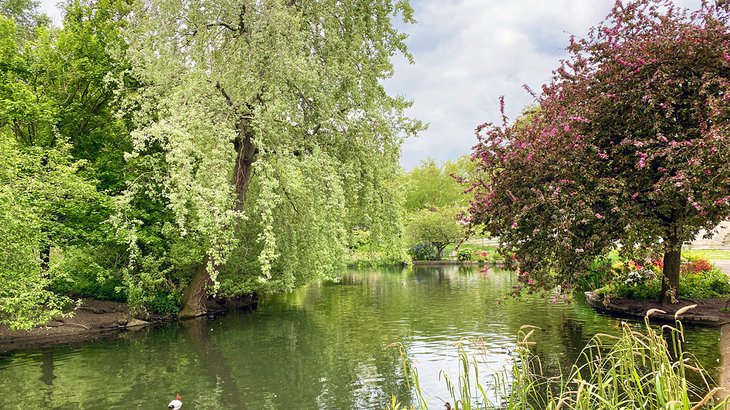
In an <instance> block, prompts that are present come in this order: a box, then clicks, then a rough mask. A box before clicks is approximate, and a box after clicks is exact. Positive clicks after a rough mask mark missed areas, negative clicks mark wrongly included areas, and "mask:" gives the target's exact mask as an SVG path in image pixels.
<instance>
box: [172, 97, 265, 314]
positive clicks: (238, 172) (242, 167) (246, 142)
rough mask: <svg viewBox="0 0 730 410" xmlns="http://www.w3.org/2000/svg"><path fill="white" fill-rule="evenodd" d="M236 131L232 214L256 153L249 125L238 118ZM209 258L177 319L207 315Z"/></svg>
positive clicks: (241, 197) (239, 206)
mask: <svg viewBox="0 0 730 410" xmlns="http://www.w3.org/2000/svg"><path fill="white" fill-rule="evenodd" d="M216 87H217V88H218V89H219V90H220V91H221V93H222V94H223V96H224V97H225V98H226V100H228V101H229V102H230V103H231V104H232V102H231V100H230V97H229V96H228V94H226V92H225V90H224V89H223V88H222V87H220V85H219V84H217V85H216ZM236 130H237V131H238V136H237V137H236V139H235V141H234V142H233V146H234V148H235V150H236V163H235V166H234V168H233V178H232V181H231V183H232V184H233V186H234V187H235V190H236V202H235V204H234V208H235V210H236V211H240V210H242V209H243V204H244V202H245V201H246V193H247V192H248V186H249V183H250V182H251V177H252V175H253V163H254V161H255V159H256V154H257V152H258V150H257V149H256V146H255V145H254V142H253V139H254V133H253V130H252V129H251V127H250V125H249V120H248V119H247V118H241V120H240V121H239V122H238V124H236ZM209 261H210V258H208V257H206V259H205V261H203V264H202V266H200V267H199V268H198V269H197V270H196V272H195V275H194V276H193V279H192V280H191V281H190V284H189V285H188V287H187V288H186V289H185V293H184V294H183V300H182V309H181V310H180V317H181V318H190V317H196V316H202V315H204V314H206V313H207V309H206V307H205V301H206V299H207V297H208V294H207V288H208V285H210V284H211V283H213V281H212V280H211V278H210V272H209V271H208V269H207V266H208V262H209ZM220 268H221V266H219V264H217V263H215V261H213V269H214V270H215V271H216V273H218V272H220Z"/></svg>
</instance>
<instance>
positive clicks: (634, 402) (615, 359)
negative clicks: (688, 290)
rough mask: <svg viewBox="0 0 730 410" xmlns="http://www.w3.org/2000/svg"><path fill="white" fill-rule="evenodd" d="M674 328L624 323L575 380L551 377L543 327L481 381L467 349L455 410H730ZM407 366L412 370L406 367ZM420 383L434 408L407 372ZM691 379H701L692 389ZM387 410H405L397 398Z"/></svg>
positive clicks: (422, 403) (589, 350)
mask: <svg viewBox="0 0 730 410" xmlns="http://www.w3.org/2000/svg"><path fill="white" fill-rule="evenodd" d="M688 309H691V307H686V308H683V309H680V310H679V311H678V312H677V314H676V315H675V324H674V326H670V325H664V326H662V327H660V328H656V327H652V326H650V324H649V316H651V315H652V314H653V313H656V310H650V311H648V312H647V314H646V316H645V319H644V325H643V329H641V330H636V328H635V326H632V325H630V324H628V323H625V322H623V323H622V324H621V334H620V335H619V336H614V335H608V334H603V333H598V334H596V335H595V336H593V338H592V339H591V341H590V342H589V343H588V344H587V345H586V347H585V348H584V349H583V351H582V352H581V354H580V356H579V358H578V360H576V362H575V364H573V366H572V367H571V369H570V371H569V372H567V373H561V374H558V375H557V376H550V375H546V374H545V373H544V372H543V367H542V364H541V361H540V358H539V357H538V356H537V355H536V354H535V353H533V351H532V346H533V345H534V344H535V342H534V341H532V340H531V337H532V335H533V333H534V332H535V330H537V328H535V327H532V326H524V327H523V328H522V329H520V332H519V333H518V342H517V345H516V348H515V350H514V353H513V360H512V364H511V365H510V366H508V367H506V368H505V369H503V370H501V371H499V372H497V373H496V374H495V375H494V376H492V378H491V379H490V380H489V381H488V382H485V383H482V382H480V374H479V371H480V368H482V369H483V368H484V365H483V364H482V362H481V361H480V360H479V358H478V356H472V357H470V356H469V355H468V354H467V352H466V350H465V348H464V345H463V344H459V346H458V349H459V362H460V366H459V374H458V376H457V378H455V379H452V378H449V377H447V376H444V379H445V383H446V387H447V390H448V392H449V399H447V400H446V401H448V402H449V403H451V405H452V406H453V407H452V408H453V409H463V410H471V409H485V410H486V409H506V410H511V409H551V410H558V409H606V410H609V409H610V410H613V409H676V410H680V409H681V410H699V409H728V408H730V399H727V398H726V399H721V398H720V396H721V395H722V393H721V392H722V391H723V389H721V388H718V387H714V385H713V382H712V380H711V378H710V377H709V375H708V374H707V372H706V371H705V370H704V369H703V368H702V367H701V366H700V365H699V364H698V363H697V361H696V360H695V359H694V357H693V356H692V355H691V354H689V353H688V352H686V351H685V350H684V328H683V326H682V323H681V321H680V320H679V316H680V315H681V314H683V313H684V312H686V311H687V310H688ZM404 365H407V366H408V365H409V364H408V362H407V361H404ZM405 374H406V375H407V376H408V377H409V378H410V381H411V382H412V383H413V386H414V390H415V391H416V397H417V402H418V403H417V404H415V405H413V406H411V407H410V408H411V409H427V408H428V405H427V403H428V402H427V400H425V399H424V396H427V395H426V394H425V393H424V392H423V391H421V388H420V385H419V383H418V372H417V370H416V369H413V368H411V369H409V370H408V371H407V372H406V373H405ZM691 380H695V382H692V381H691ZM386 408H387V409H393V410H395V409H403V408H407V406H406V407H404V406H403V405H402V404H400V403H398V402H397V400H395V399H393V400H392V402H391V403H390V404H388V405H387V406H386Z"/></svg>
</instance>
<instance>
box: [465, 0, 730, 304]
mask: <svg viewBox="0 0 730 410" xmlns="http://www.w3.org/2000/svg"><path fill="white" fill-rule="evenodd" d="M568 51H569V52H570V58H569V59H568V60H567V61H564V62H563V63H562V64H561V66H560V67H559V68H558V69H557V70H556V71H555V72H554V74H553V79H552V81H551V82H550V83H549V84H547V85H545V86H544V87H543V89H542V92H541V94H540V95H539V96H538V95H536V98H537V102H538V104H539V107H538V108H537V109H536V110H533V111H532V112H531V113H530V116H529V118H527V119H525V120H523V121H518V123H517V124H516V125H513V126H508V125H507V123H506V119H505V124H503V125H502V126H494V125H492V124H484V125H482V126H480V127H479V128H478V131H477V136H478V138H479V144H478V145H477V146H476V148H475V151H474V155H475V156H476V157H477V158H479V159H480V161H481V168H482V170H483V172H484V173H485V175H486V178H484V180H483V181H480V182H478V183H477V184H475V185H474V189H475V190H476V191H477V195H476V198H475V199H474V201H473V202H472V205H471V211H472V215H473V220H474V222H475V223H479V224H482V225H483V226H484V227H486V229H488V230H489V231H491V232H492V233H494V234H496V235H498V236H499V237H500V238H501V240H502V242H503V245H504V249H503V251H504V252H505V253H508V254H512V253H514V254H515V256H516V261H517V263H518V264H519V267H520V269H521V271H522V274H521V276H520V278H521V279H522V280H523V282H524V283H525V285H528V284H530V286H537V287H542V288H552V287H554V286H556V285H563V286H572V285H573V284H574V283H576V281H577V279H578V278H579V277H580V276H581V275H582V274H583V273H585V272H586V271H587V269H586V268H587V266H588V264H589V263H590V262H591V261H592V260H593V258H594V257H595V256H597V255H601V254H605V253H607V252H608V251H609V250H611V249H613V248H615V247H617V246H619V245H620V249H621V251H622V252H623V253H625V254H627V255H630V256H632V257H635V258H640V257H646V256H647V254H649V253H653V252H656V253H660V254H661V253H663V254H664V277H665V287H664V289H663V292H662V294H663V296H662V298H663V300H664V301H671V300H672V299H673V298H675V297H678V292H679V289H678V283H679V282H678V278H679V260H680V252H681V244H682V243H683V242H685V241H688V240H691V239H692V238H694V236H695V235H696V234H697V233H698V232H699V230H700V229H702V228H705V229H709V230H712V229H713V228H714V227H715V226H716V225H717V224H718V223H719V222H720V221H722V220H724V219H726V218H727V217H728V216H730V161H728V160H729V159H730V136H729V135H728V132H729V131H730V121H729V119H730V99H729V98H728V96H730V82H729V81H730V55H729V54H728V53H730V29H729V28H728V11H727V9H726V8H722V7H719V6H714V5H711V4H708V3H706V4H703V5H702V7H701V8H700V9H699V10H697V11H694V12H690V11H688V10H685V9H681V8H678V7H677V6H675V5H674V4H673V2H671V1H660V0H656V1H654V0H637V1H630V2H626V3H624V2H621V1H617V2H616V5H615V6H614V8H613V9H612V11H611V13H610V14H609V16H608V17H607V19H606V20H605V21H604V22H603V23H601V24H600V25H598V26H597V27H595V28H593V29H591V30H590V32H589V34H588V36H587V37H586V38H583V39H575V38H573V39H571V41H570V44H569V46H568Z"/></svg>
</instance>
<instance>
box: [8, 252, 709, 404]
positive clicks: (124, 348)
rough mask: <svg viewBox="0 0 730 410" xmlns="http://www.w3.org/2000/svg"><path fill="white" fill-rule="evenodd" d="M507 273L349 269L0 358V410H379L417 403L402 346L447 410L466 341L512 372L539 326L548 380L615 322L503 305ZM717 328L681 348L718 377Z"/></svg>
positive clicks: (578, 311)
mask: <svg viewBox="0 0 730 410" xmlns="http://www.w3.org/2000/svg"><path fill="white" fill-rule="evenodd" d="M514 281H515V277H514V274H513V273H510V272H507V271H501V270H495V269H491V270H490V271H489V272H488V273H486V274H483V273H481V272H480V271H479V269H478V268H476V267H456V266H445V267H427V268H426V267H415V268H413V269H412V270H401V269H391V270H387V269H385V270H384V269H381V270H365V271H347V272H345V274H344V275H343V277H342V280H341V281H339V283H323V284H320V285H313V286H309V287H305V288H302V289H298V290H296V291H295V292H292V293H289V294H281V295H273V296H269V297H266V298H264V299H263V300H262V303H261V304H260V306H259V309H258V310H257V311H255V312H254V313H251V314H246V313H243V312H233V313H229V314H227V315H224V316H221V317H218V318H216V319H205V320H192V321H186V322H182V323H173V324H169V325H164V326H157V327H153V328H148V329H144V330H140V331H137V332H128V333H125V334H122V335H119V336H116V337H111V338H107V339H103V340H99V341H93V342H86V343H80V344H66V345H59V346H55V347H53V348H47V349H37V350H25V351H16V352H9V353H3V354H0V409H15V408H17V409H43V408H54V409H77V408H83V409H108V408H124V409H132V408H140V409H164V408H166V406H167V403H168V402H169V401H170V400H171V399H172V398H174V396H175V394H176V393H178V392H179V393H180V394H181V395H182V397H183V402H184V406H183V409H185V410H191V409H223V408H230V409H383V408H384V407H385V403H386V402H387V401H388V399H389V397H390V395H391V394H395V395H396V396H397V397H399V398H400V399H401V400H403V401H405V402H409V401H411V400H414V397H413V394H412V392H411V390H410V388H409V387H408V386H407V385H406V383H405V381H404V378H403V368H402V365H401V363H402V360H401V354H400V353H399V349H398V348H392V347H391V348H388V346H389V345H391V344H392V343H395V342H397V343H401V344H402V348H403V351H405V353H406V355H407V357H408V359H409V360H410V361H411V362H412V363H413V364H414V365H415V366H416V368H417V369H418V373H419V376H420V382H421V386H422V388H423V390H424V391H426V392H427V393H429V394H430V395H432V396H433V397H431V398H430V399H429V406H430V407H431V408H434V409H443V401H442V400H441V399H445V398H446V396H447V395H446V390H445V386H444V382H443V378H441V379H440V378H439V375H440V371H441V370H443V371H445V372H447V373H450V374H451V375H456V374H457V372H458V360H457V350H456V348H455V345H456V343H458V342H459V341H460V340H462V339H463V338H480V339H481V340H483V343H484V346H485V347H486V348H487V354H486V363H485V366H486V370H484V371H482V376H484V375H485V373H486V376H488V373H489V372H493V371H496V370H498V369H500V368H501V367H503V366H504V365H505V363H507V362H508V359H509V357H510V356H509V355H510V352H511V349H513V347H514V344H515V340H516V335H517V332H518V331H519V329H520V327H521V326H522V325H526V324H529V325H535V326H539V327H540V328H541V329H542V330H540V331H538V332H537V333H536V335H535V337H534V340H535V341H536V342H537V345H536V347H535V351H536V352H537V353H538V354H539V355H540V357H541V358H542V360H543V362H544V364H545V366H546V368H548V371H551V372H555V371H556V369H557V368H558V366H563V367H564V368H565V366H568V365H569V364H570V363H572V362H573V360H574V359H575V358H576V357H577V356H578V354H579V353H580V350H581V349H582V348H583V346H584V345H585V343H586V342H587V341H588V340H589V339H590V338H591V336H592V335H593V334H594V333H597V332H606V333H618V332H619V331H620V329H619V326H620V321H619V320H617V319H612V318H609V317H607V316H604V315H600V314H597V313H595V312H594V311H593V310H592V309H590V308H589V307H587V306H586V305H584V304H583V303H581V302H578V303H571V304H566V303H563V302H558V303H554V302H552V301H550V300H545V299H542V298H539V297H527V298H523V299H522V300H516V299H513V298H510V297H505V295H506V293H507V292H508V291H509V290H510V289H511V287H512V285H513V284H514ZM719 334H720V332H719V331H718V330H716V329H707V328H690V329H688V330H687V338H686V339H687V349H688V350H689V351H691V352H692V353H694V354H695V355H696V356H698V357H699V358H700V359H701V362H702V364H703V365H704V366H705V367H706V368H708V369H709V371H710V373H711V374H712V375H713V376H717V373H718V366H719V361H720V353H719V351H720V349H719V341H718V339H719Z"/></svg>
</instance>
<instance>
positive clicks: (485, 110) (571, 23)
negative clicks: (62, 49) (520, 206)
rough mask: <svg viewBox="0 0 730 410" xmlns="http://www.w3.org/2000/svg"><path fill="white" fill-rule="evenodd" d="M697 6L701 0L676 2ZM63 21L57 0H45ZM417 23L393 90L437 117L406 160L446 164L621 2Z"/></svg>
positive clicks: (528, 0) (445, 13) (432, 8)
mask: <svg viewBox="0 0 730 410" xmlns="http://www.w3.org/2000/svg"><path fill="white" fill-rule="evenodd" d="M676 2H677V3H678V4H680V5H682V6H687V7H697V5H698V4H699V2H700V0H676ZM41 3H42V5H43V8H44V10H46V12H47V13H48V14H49V15H50V16H51V17H52V18H53V20H54V22H56V23H58V22H60V14H59V12H58V10H57V9H56V8H55V6H54V5H55V3H56V0H42V1H41ZM411 4H412V6H413V8H414V10H415V15H414V17H415V19H416V21H417V23H416V24H415V25H400V26H401V27H402V29H403V30H404V31H405V32H406V33H408V35H409V39H408V46H409V48H410V51H411V53H412V54H413V57H414V59H415V64H414V65H409V64H408V62H407V61H406V60H405V59H403V58H398V59H396V61H395V76H394V77H393V78H392V79H389V80H388V81H387V82H386V87H387V88H388V90H389V91H390V92H391V93H394V94H400V95H405V96H406V97H408V98H409V99H412V100H413V101H414V104H413V108H412V109H411V111H410V115H411V116H413V117H416V118H418V119H420V120H422V121H424V122H427V123H429V129H428V131H425V132H423V133H422V134H421V135H420V137H418V138H415V139H410V140H407V141H406V142H405V144H404V146H403V157H402V159H401V164H402V165H403V167H405V168H406V169H411V168H413V167H414V166H416V165H418V163H419V162H420V161H421V160H423V159H425V158H427V157H431V158H434V159H436V160H437V161H439V162H442V161H446V160H453V159H456V158H457V157H459V156H461V155H463V154H466V153H469V152H470V150H471V147H472V146H473V145H474V144H475V142H476V139H475V137H474V128H475V127H476V126H477V125H478V124H480V123H483V122H487V121H494V122H496V121H497V120H498V118H499V97H500V96H502V95H503V96H504V97H505V100H506V111H507V115H508V116H509V117H510V118H514V117H515V116H516V115H517V114H519V113H520V111H521V110H522V108H523V107H524V106H525V105H527V104H530V103H531V102H532V97H531V96H530V95H529V94H528V93H527V92H526V91H525V90H524V89H523V88H522V86H523V85H524V84H527V85H529V86H530V87H531V88H532V89H533V90H539V89H540V86H541V85H542V84H543V83H545V82H546V81H548V79H549V78H550V74H551V72H552V70H553V69H555V68H557V66H558V63H559V61H560V59H561V58H565V57H566V53H565V46H566V45H567V43H568V38H569V37H570V35H571V34H573V35H576V36H579V37H581V36H584V35H585V34H586V32H587V31H588V29H589V27H591V26H594V25H596V24H597V23H598V22H600V21H601V20H602V19H603V18H604V17H605V16H606V14H608V12H609V10H610V9H611V7H612V6H613V4H614V0H510V1H509V2H508V1H504V0H411Z"/></svg>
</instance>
